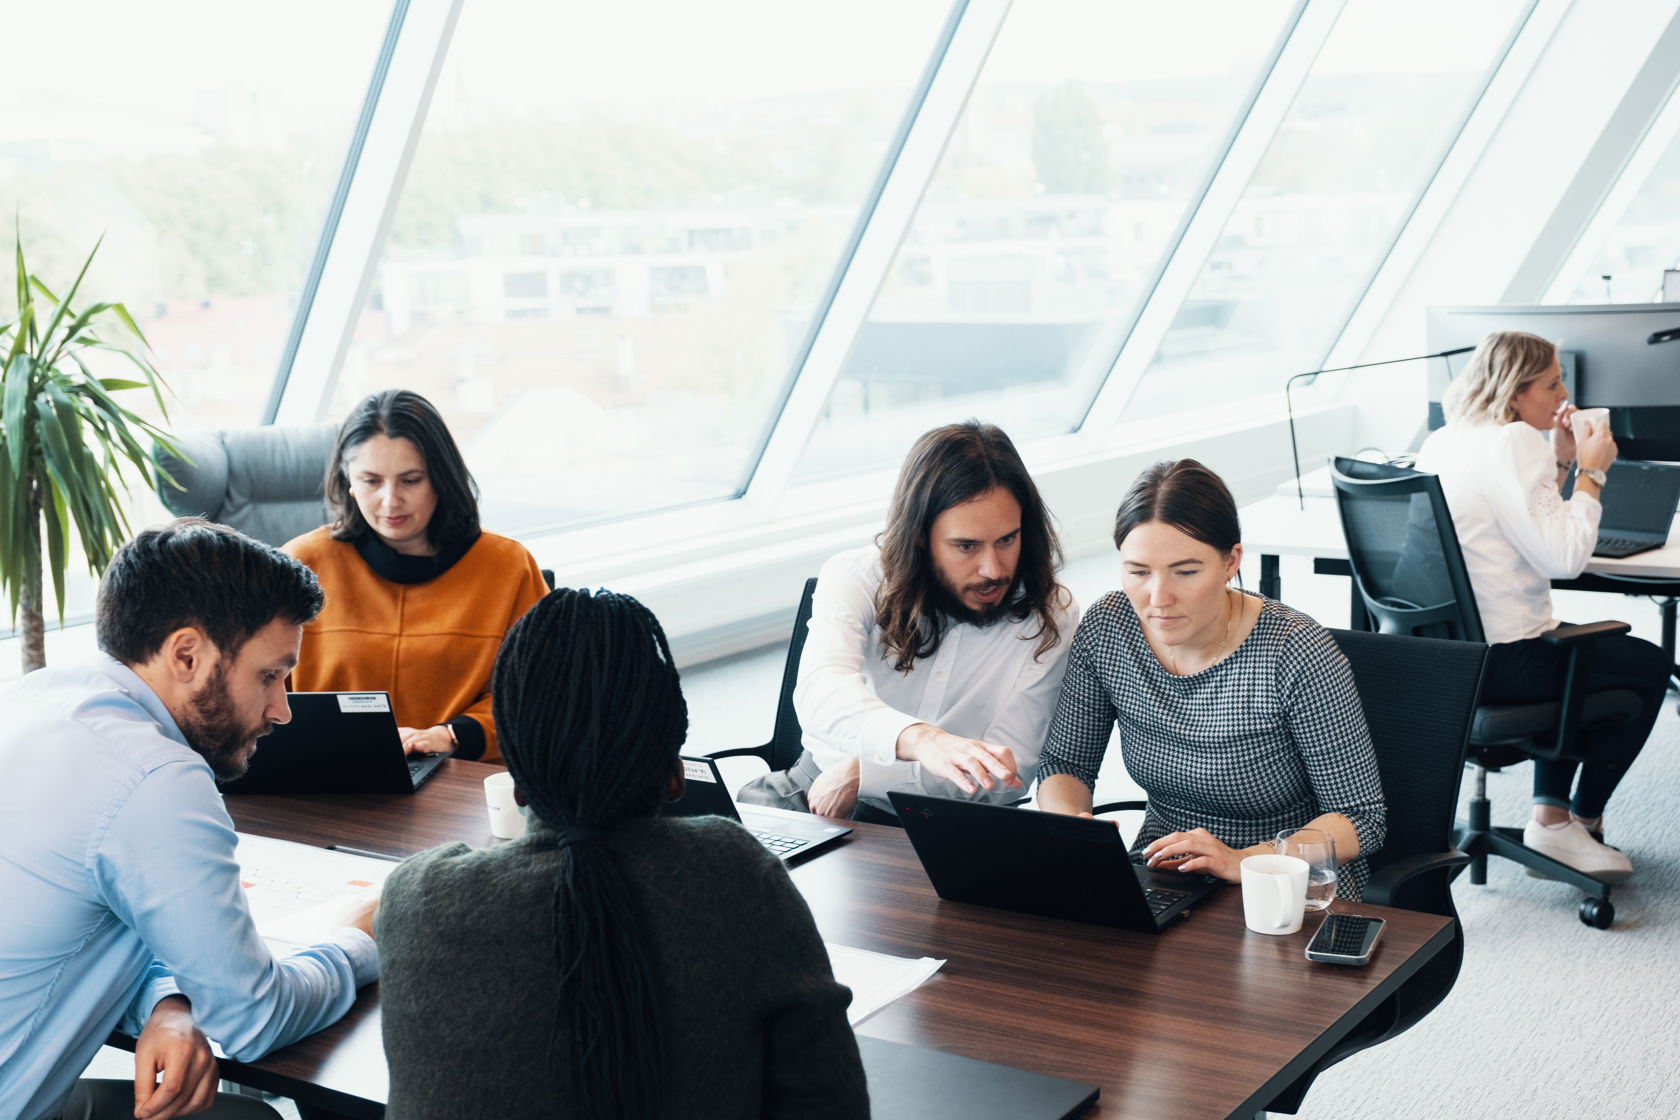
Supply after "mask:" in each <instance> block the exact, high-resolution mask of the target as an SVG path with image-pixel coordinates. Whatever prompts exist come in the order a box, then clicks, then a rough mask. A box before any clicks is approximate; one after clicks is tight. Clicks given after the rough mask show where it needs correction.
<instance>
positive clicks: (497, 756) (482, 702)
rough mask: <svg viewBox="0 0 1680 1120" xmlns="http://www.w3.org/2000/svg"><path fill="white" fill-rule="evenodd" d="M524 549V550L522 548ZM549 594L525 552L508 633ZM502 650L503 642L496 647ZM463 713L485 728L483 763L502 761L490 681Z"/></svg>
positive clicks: (507, 625)
mask: <svg viewBox="0 0 1680 1120" xmlns="http://www.w3.org/2000/svg"><path fill="white" fill-rule="evenodd" d="M520 551H521V552H525V550H524V549H520ZM547 594H548V581H547V580H545V579H543V575H542V569H541V568H539V567H537V561H536V558H535V557H533V556H532V555H531V554H530V553H529V552H525V570H524V574H523V578H522V579H521V580H520V583H519V587H518V590H517V592H516V593H515V596H514V600H513V610H512V611H511V612H510V613H509V614H508V617H507V624H506V625H505V626H503V627H502V633H503V634H506V633H507V632H508V631H509V630H511V629H512V628H513V624H514V623H516V622H518V621H519V620H520V618H522V617H524V614H525V612H526V611H528V610H530V609H531V608H532V607H533V606H535V605H536V602H537V600H538V599H541V598H542V597H543V596H544V595H547ZM497 648H498V649H500V645H499V644H498V646H497ZM458 714H460V715H464V716H469V717H471V718H472V719H473V720H475V721H477V723H478V725H479V726H480V727H482V728H483V729H484V756H483V757H482V758H480V759H479V761H480V762H500V761H501V760H502V752H501V750H500V749H498V747H497V745H496V721H495V720H494V719H493V718H492V717H491V715H490V680H489V678H488V677H486V678H485V681H484V691H483V692H482V693H481V694H480V695H479V696H478V697H477V698H476V699H475V700H473V702H472V703H471V704H469V705H468V706H467V707H466V708H464V709H463V710H462V711H461V712H460V713H458Z"/></svg>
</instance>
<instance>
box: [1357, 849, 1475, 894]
mask: <svg viewBox="0 0 1680 1120" xmlns="http://www.w3.org/2000/svg"><path fill="white" fill-rule="evenodd" d="M1469 862H1470V857H1469V856H1467V855H1465V854H1464V853H1463V852H1461V851H1459V850H1458V849H1457V848H1452V849H1450V850H1448V851H1445V852H1428V853H1426V854H1424V855H1421V856H1407V857H1406V858H1405V859H1400V860H1395V861H1394V862H1393V863H1391V864H1389V865H1388V866H1387V867H1384V868H1383V869H1382V870H1381V871H1378V872H1377V873H1376V874H1375V875H1372V876H1371V881H1370V882H1369V883H1367V884H1365V901H1366V902H1369V903H1371V904H1372V905H1375V906H1393V905H1394V903H1393V902H1392V901H1390V900H1391V899H1393V897H1394V894H1395V892H1396V891H1398V890H1399V889H1400V888H1401V887H1403V886H1405V885H1406V884H1407V883H1409V882H1411V881H1412V880H1413V879H1416V878H1417V877H1418V876H1419V875H1426V874H1429V873H1430V872H1434V871H1451V870H1453V869H1455V868H1459V867H1464V866H1465V865H1467V864H1468V863H1469Z"/></svg>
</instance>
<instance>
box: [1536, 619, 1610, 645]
mask: <svg viewBox="0 0 1680 1120" xmlns="http://www.w3.org/2000/svg"><path fill="white" fill-rule="evenodd" d="M1632 629H1633V627H1631V626H1629V625H1628V624H1627V623H1625V622H1617V621H1616V620H1614V619H1606V620H1605V621H1603V622H1582V623H1578V624H1576V625H1574V626H1554V627H1552V629H1550V630H1548V631H1546V632H1545V633H1544V634H1542V635H1540V640H1541V641H1543V642H1550V643H1552V644H1553V645H1558V646H1561V645H1574V644H1575V643H1576V642H1592V641H1597V640H1598V639H1599V638H1607V637H1609V636H1610V635H1611V634H1626V633H1627V632H1628V631H1630V630H1632Z"/></svg>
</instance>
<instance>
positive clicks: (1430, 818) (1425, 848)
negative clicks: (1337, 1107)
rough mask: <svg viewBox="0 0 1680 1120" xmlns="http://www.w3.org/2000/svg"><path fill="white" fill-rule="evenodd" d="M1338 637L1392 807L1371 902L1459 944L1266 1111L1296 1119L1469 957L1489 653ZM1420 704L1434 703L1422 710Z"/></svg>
mask: <svg viewBox="0 0 1680 1120" xmlns="http://www.w3.org/2000/svg"><path fill="white" fill-rule="evenodd" d="M1331 633H1332V634H1333V635H1334V636H1335V638H1336V643H1337V644H1338V645H1339V646H1341V649H1342V653H1343V654H1344V655H1345V656H1346V657H1347V659H1348V664H1349V666H1350V667H1351V668H1352V669H1353V678H1354V683H1355V684H1356V685H1357V686H1358V688H1359V700H1360V704H1361V706H1362V707H1363V708H1364V709H1365V723H1366V726H1367V727H1369V728H1370V730H1371V742H1372V744H1373V746H1374V747H1375V749H1376V755H1377V767H1378V769H1379V770H1380V771H1381V773H1382V786H1383V800H1384V802H1385V803H1386V805H1387V808H1388V835H1387V838H1386V839H1385V840H1384V841H1383V846H1382V847H1381V848H1379V849H1377V850H1376V851H1375V852H1370V853H1368V854H1367V855H1366V857H1365V858H1366V862H1367V863H1368V864H1369V865H1370V868H1371V881H1370V883H1369V884H1367V885H1366V887H1365V894H1364V900H1365V901H1366V902H1372V903H1376V904H1377V905H1379V906H1397V907H1400V908H1402V909H1405V910H1419V911H1423V912H1426V913H1430V914H1440V915H1443V916H1445V917H1448V918H1452V919H1453V926H1452V942H1451V943H1450V944H1449V945H1447V947H1446V948H1444V949H1442V950H1441V952H1440V953H1438V954H1437V955H1436V956H1435V957H1434V959H1432V960H1431V961H1430V962H1429V963H1428V964H1426V965H1424V966H1423V967H1422V968H1421V969H1419V970H1418V972H1417V973H1416V975H1414V976H1412V977H1411V978H1410V979H1408V980H1407V981H1406V982H1405V983H1404V984H1402V985H1401V987H1400V990H1399V991H1397V992H1396V993H1395V994H1394V995H1392V996H1390V997H1389V998H1388V999H1386V1000H1384V1001H1383V1002H1382V1004H1380V1005H1379V1006H1378V1007H1377V1009H1376V1010H1375V1011H1373V1012H1371V1013H1370V1014H1369V1015H1367V1016H1366V1017H1365V1018H1364V1020H1363V1021H1361V1022H1360V1024H1359V1026H1357V1027H1356V1028H1354V1030H1353V1031H1352V1033H1350V1034H1349V1035H1348V1036H1347V1037H1346V1038H1344V1039H1343V1040H1342V1041H1341V1042H1339V1043H1338V1044H1337V1045H1336V1046H1335V1047H1334V1048H1333V1049H1332V1050H1331V1051H1330V1052H1329V1053H1327V1054H1325V1055H1324V1056H1323V1057H1321V1058H1319V1059H1318V1060H1317V1061H1315V1062H1314V1063H1313V1064H1312V1065H1311V1066H1310V1067H1309V1068H1308V1069H1307V1071H1306V1072H1305V1073H1303V1074H1301V1075H1300V1076H1299V1077H1297V1078H1296V1079H1295V1081H1294V1082H1293V1083H1291V1084H1290V1086H1289V1087H1288V1088H1287V1089H1285V1090H1284V1091H1283V1092H1282V1093H1281V1094H1280V1095H1279V1096H1278V1097H1277V1099H1276V1100H1274V1101H1273V1102H1272V1103H1271V1104H1269V1105H1267V1106H1266V1109H1267V1111H1268V1112H1287V1113H1294V1112H1296V1111H1297V1110H1298V1109H1299V1108H1300V1104H1301V1099H1302V1098H1303V1097H1304V1096H1305V1095H1306V1092H1307V1089H1308V1088H1309V1087H1310V1086H1311V1085H1312V1083H1313V1079H1314V1078H1316V1077H1317V1076H1318V1075H1319V1074H1320V1073H1322V1072H1323V1071H1324V1070H1325V1069H1326V1068H1328V1067H1329V1066H1331V1065H1334V1064H1335V1063H1336V1062H1339V1061H1341V1060H1342V1059H1343V1058H1346V1057H1348V1056H1350V1055H1352V1054H1354V1053H1356V1052H1358V1051H1360V1050H1363V1049H1366V1048H1367V1047H1370V1046H1375V1045H1376V1044H1377V1043H1379V1042H1382V1041H1384V1040H1386V1039H1389V1038H1393V1037H1394V1036H1395V1035H1397V1034H1399V1033H1400V1032H1401V1031H1404V1030H1406V1029H1407V1028H1408V1027H1410V1026H1412V1025H1413V1024H1414V1023H1416V1022H1418V1021H1419V1020H1420V1019H1422V1018H1423V1017H1424V1016H1425V1015H1426V1014H1428V1013H1429V1012H1430V1011H1431V1010H1433V1009H1434V1007H1435V1006H1436V1005H1437V1004H1439V1003H1440V1002H1441V1001H1442V1000H1443V999H1445V998H1446V996H1447V993H1448V992H1449V991H1450V990H1451V989H1452V986H1453V983H1454V982H1455V981H1456V980H1457V979H1458V971H1459V966H1460V965H1461V964H1462V963H1463V960H1464V929H1463V927H1462V926H1461V925H1459V924H1458V920H1457V919H1458V911H1457V909H1456V908H1454V906H1453V898H1452V889H1451V882H1452V878H1453V876H1454V875H1456V874H1457V873H1458V871H1459V870H1460V869H1461V868H1463V867H1464V866H1465V864H1467V863H1469V862H1470V857H1469V856H1467V855H1465V854H1464V853H1463V852H1462V851H1459V850H1457V849H1456V848H1455V847H1454V845H1453V837H1454V824H1455V822H1454V820H1453V816H1454V814H1455V813H1456V812H1457V809H1458V786H1459V781H1460V779H1461V777H1462V775H1463V773H1464V753H1465V743H1466V739H1467V737H1468V735H1469V732H1470V725H1471V720H1472V718H1473V716H1474V713H1475V708H1476V696H1477V693H1478V692H1479V691H1480V689H1481V681H1482V666H1483V664H1484V662H1485V661H1486V660H1487V646H1485V645H1482V644H1481V643H1479V642H1475V643H1472V642H1444V641H1439V640H1435V639H1429V638H1405V637H1399V636H1397V635H1390V634H1369V633H1359V632H1356V631H1349V630H1334V631H1331ZM1402 682H1403V683H1402ZM1420 697H1426V698H1427V700H1426V701H1425V702H1421V703H1420V702H1419V698H1420Z"/></svg>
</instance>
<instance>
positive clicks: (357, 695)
mask: <svg viewBox="0 0 1680 1120" xmlns="http://www.w3.org/2000/svg"><path fill="white" fill-rule="evenodd" d="M338 710H339V711H341V712H388V711H390V710H391V698H390V697H389V696H386V695H385V694H384V693H383V692H341V693H339V694H338Z"/></svg>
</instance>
